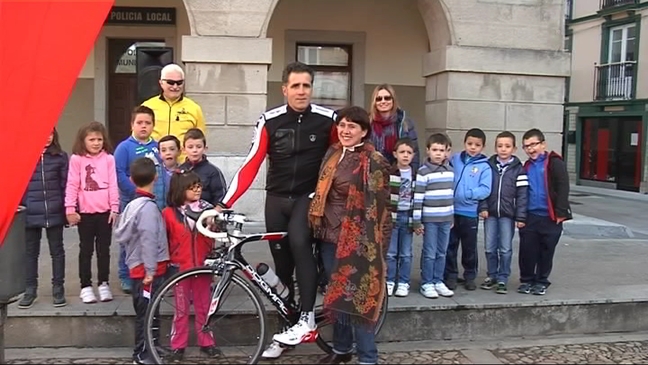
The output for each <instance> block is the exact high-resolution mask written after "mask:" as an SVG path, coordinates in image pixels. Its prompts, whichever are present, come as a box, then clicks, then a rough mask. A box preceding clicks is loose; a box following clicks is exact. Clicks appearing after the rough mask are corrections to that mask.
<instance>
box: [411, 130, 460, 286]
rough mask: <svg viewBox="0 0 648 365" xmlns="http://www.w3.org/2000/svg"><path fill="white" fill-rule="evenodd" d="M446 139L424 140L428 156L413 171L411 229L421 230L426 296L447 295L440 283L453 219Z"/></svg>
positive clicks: (451, 176) (422, 272)
mask: <svg viewBox="0 0 648 365" xmlns="http://www.w3.org/2000/svg"><path fill="white" fill-rule="evenodd" d="M447 150H448V138H447V137H446V136H445V135H443V134H441V133H436V134H433V135H431V136H430V137H429V138H428V140H427V155H428V158H427V160H426V161H425V163H423V165H421V167H420V168H419V170H418V173H417V174H416V189H415V192H414V228H415V229H416V231H417V233H423V253H422V255H421V289H420V291H421V294H422V295H423V296H424V297H426V298H430V299H436V298H438V297H439V295H441V296H443V297H451V296H453V295H454V292H453V291H452V290H450V289H448V287H446V285H445V284H444V283H443V272H444V269H445V264H446V263H445V260H446V251H447V249H448V241H449V239H450V228H451V227H452V219H453V212H454V207H453V199H452V193H453V191H452V186H453V182H454V172H453V171H452V167H451V166H450V165H449V163H448V161H447V159H446V151H447Z"/></svg>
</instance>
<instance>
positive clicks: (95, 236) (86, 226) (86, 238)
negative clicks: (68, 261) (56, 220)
mask: <svg viewBox="0 0 648 365" xmlns="http://www.w3.org/2000/svg"><path fill="white" fill-rule="evenodd" d="M109 217H110V212H105V213H93V214H86V213H83V214H81V221H80V222H79V225H78V230H79V241H80V245H79V279H80V281H81V288H85V287H87V286H92V255H93V254H94V252H95V251H96V252H97V282H98V283H100V284H101V283H103V282H106V283H107V282H108V277H109V276H110V240H111V239H112V225H111V224H109V223H108V218H109Z"/></svg>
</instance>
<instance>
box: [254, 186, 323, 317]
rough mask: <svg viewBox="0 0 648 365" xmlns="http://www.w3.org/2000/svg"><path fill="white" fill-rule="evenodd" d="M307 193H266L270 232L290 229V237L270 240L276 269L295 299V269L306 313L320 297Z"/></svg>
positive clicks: (267, 221) (268, 228)
mask: <svg viewBox="0 0 648 365" xmlns="http://www.w3.org/2000/svg"><path fill="white" fill-rule="evenodd" d="M310 202H311V199H310V198H309V197H308V195H304V196H300V197H296V198H292V197H291V198H284V197H277V196H272V195H266V206H265V222H266V230H267V231H268V232H288V237H286V238H284V239H282V240H280V241H271V242H270V252H271V253H272V258H273V259H274V264H275V271H276V272H277V276H278V277H279V279H281V282H282V283H284V285H286V286H287V287H288V288H290V298H291V299H292V298H294V292H295V290H294V287H295V286H294V284H293V271H295V270H296V276H297V285H299V295H300V298H301V305H302V307H301V308H302V311H303V312H311V311H313V308H314V307H315V298H316V297H317V286H318V278H317V262H316V261H315V256H314V255H313V235H312V234H311V229H310V226H309V224H308V208H309V206H310Z"/></svg>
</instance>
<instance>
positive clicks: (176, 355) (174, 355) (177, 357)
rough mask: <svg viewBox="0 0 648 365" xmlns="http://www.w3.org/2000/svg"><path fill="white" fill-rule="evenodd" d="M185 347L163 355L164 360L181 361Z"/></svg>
mask: <svg viewBox="0 0 648 365" xmlns="http://www.w3.org/2000/svg"><path fill="white" fill-rule="evenodd" d="M184 353H185V349H175V350H173V351H171V353H170V354H168V355H167V356H165V357H164V360H165V361H169V362H181V361H182V360H183V359H184Z"/></svg>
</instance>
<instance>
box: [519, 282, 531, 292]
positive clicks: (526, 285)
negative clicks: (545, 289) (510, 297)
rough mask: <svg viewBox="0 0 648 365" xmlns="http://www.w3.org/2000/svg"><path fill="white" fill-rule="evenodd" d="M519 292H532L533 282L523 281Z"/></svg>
mask: <svg viewBox="0 0 648 365" xmlns="http://www.w3.org/2000/svg"><path fill="white" fill-rule="evenodd" d="M517 292H518V293H520V294H529V293H531V284H529V283H522V284H521V285H520V286H519V287H518V290H517Z"/></svg>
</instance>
